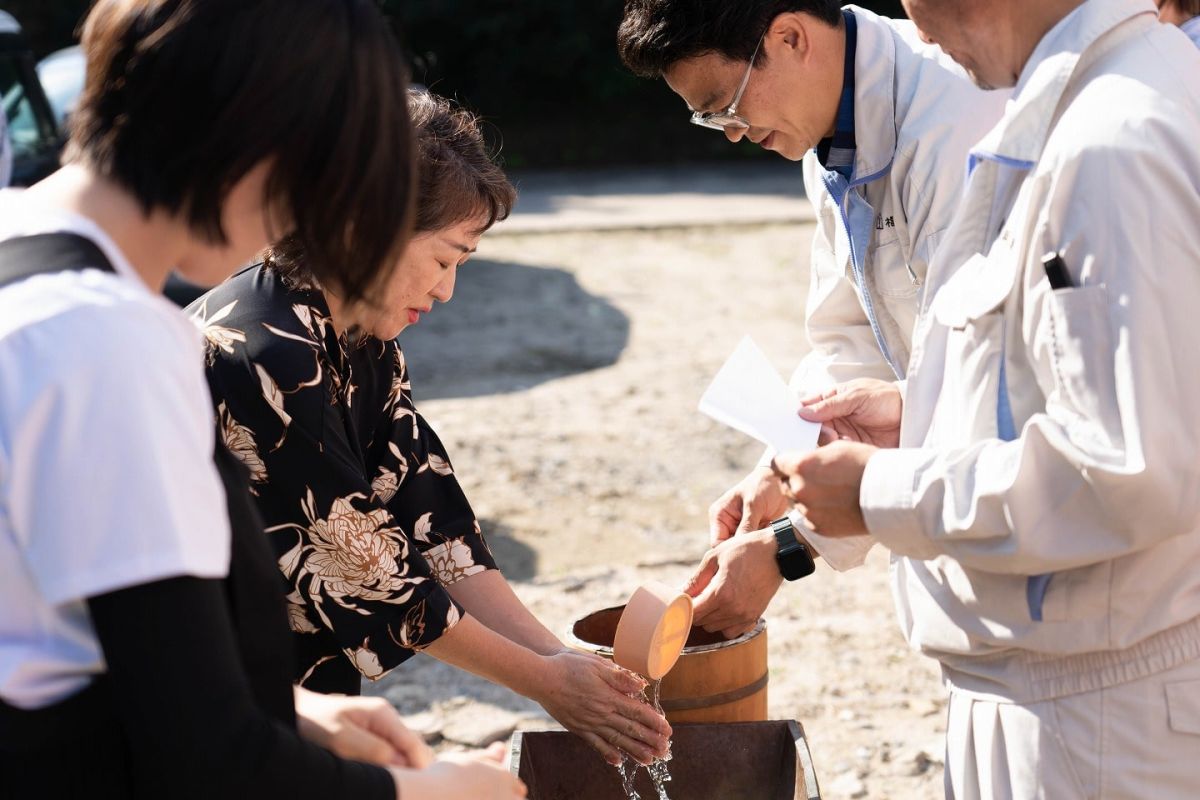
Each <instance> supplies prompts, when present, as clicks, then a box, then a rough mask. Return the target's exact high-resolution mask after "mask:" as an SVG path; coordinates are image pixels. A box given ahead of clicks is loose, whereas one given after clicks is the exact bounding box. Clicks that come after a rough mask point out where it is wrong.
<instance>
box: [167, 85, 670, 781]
mask: <svg viewBox="0 0 1200 800" xmlns="http://www.w3.org/2000/svg"><path fill="white" fill-rule="evenodd" d="M408 103H409V107H410V109H411V114H412V119H413V128H414V136H415V147H416V153H417V157H416V171H417V175H418V186H419V190H418V197H417V210H416V222H415V227H414V235H413V238H412V240H411V241H410V243H409V245H408V247H407V248H406V249H405V251H404V254H403V256H402V257H401V260H400V263H399V266H398V267H397V269H396V271H395V273H394V275H393V277H392V280H391V281H390V282H389V284H388V285H387V287H386V288H385V290H384V291H383V293H382V294H381V296H380V299H379V301H378V302H377V303H374V304H373V305H372V307H371V308H370V309H368V310H365V311H363V312H361V313H360V314H357V315H356V316H354V317H350V316H348V314H347V311H348V307H347V305H346V303H345V301H344V299H343V298H342V297H341V296H340V294H339V292H338V291H337V290H336V289H334V288H330V287H327V286H324V285H323V284H322V283H321V281H320V279H319V278H318V277H317V276H315V275H313V274H312V272H311V270H310V263H311V260H310V257H309V255H308V254H307V253H306V252H305V251H304V248H303V246H302V245H301V244H299V243H298V242H295V241H286V242H284V243H283V244H281V245H279V246H276V247H275V248H273V249H272V251H271V253H270V255H269V257H268V259H267V261H266V263H265V264H262V265H258V266H255V267H251V268H250V269H247V270H245V271H243V272H242V273H240V274H238V275H236V276H235V277H233V278H232V279H230V280H229V281H227V282H225V283H224V284H222V285H221V286H218V287H217V288H215V289H213V290H212V291H211V292H209V293H208V294H207V295H205V296H204V297H203V298H201V299H200V300H199V301H197V302H196V303H195V304H193V305H192V306H191V307H190V309H191V310H192V311H193V312H194V313H195V316H196V319H197V322H198V323H199V324H200V325H201V326H202V327H203V329H204V331H205V333H206V335H207V337H208V352H209V369H208V378H209V383H210V386H211V387H212V391H213V399H214V402H215V404H216V410H217V413H218V416H219V419H220V423H221V431H222V435H223V436H224V438H225V442H226V444H227V445H228V446H229V447H230V449H231V450H232V451H233V452H234V453H236V454H237V455H238V456H240V457H241V458H242V460H243V462H244V463H245V464H246V465H247V467H248V468H249V469H250V474H251V478H252V480H253V482H254V483H253V487H254V492H255V499H256V502H257V505H258V508H259V510H260V512H261V513H262V515H263V517H264V519H265V520H266V523H267V526H268V527H267V530H268V533H269V535H270V537H271V541H272V543H273V544H274V546H275V552H276V555H277V556H278V559H279V567H280V569H281V570H282V571H283V575H284V578H285V579H286V581H287V591H288V593H289V594H288V601H289V606H288V611H289V620H290V622H291V625H292V631H293V633H294V639H295V642H296V649H297V653H298V654H299V656H300V658H299V663H298V664H297V671H296V676H295V677H296V680H297V681H298V682H299V683H300V684H301V685H302V686H304V687H306V688H311V689H314V690H316V691H320V692H338V693H342V694H358V693H359V689H360V686H361V680H362V678H363V677H366V678H368V679H371V680H375V679H378V678H380V677H382V676H383V675H384V674H385V673H387V672H388V671H389V670H391V669H393V668H395V667H397V666H398V665H400V664H401V663H403V662H404V661H405V660H407V659H408V658H409V657H411V656H412V655H413V654H414V653H416V652H418V651H426V652H428V653H429V654H430V655H432V656H433V657H435V658H438V659H440V660H442V661H445V662H447V663H449V664H453V665H454V666H458V667H461V668H463V669H467V670H470V671H471V672H474V673H476V674H478V675H481V676H483V677H485V678H488V679H489V680H492V681H494V682H496V683H500V684H502V685H505V686H507V687H509V688H511V689H513V690H514V691H517V692H519V693H521V694H523V695H525V696H527V697H531V698H533V699H534V700H537V701H538V702H539V703H541V704H542V706H543V707H544V708H545V709H546V710H547V711H549V712H550V714H551V715H553V716H554V717H555V718H556V719H557V720H558V721H559V722H561V723H562V724H563V725H564V726H565V727H566V728H568V729H569V730H572V731H574V732H576V733H578V734H579V735H580V736H582V737H583V738H584V739H585V740H586V741H588V742H589V743H591V744H592V745H593V746H594V747H595V748H596V749H597V750H599V751H600V752H601V753H602V754H603V755H604V756H605V757H606V758H608V759H609V760H610V761H611V762H612V763H614V764H616V763H620V759H621V756H620V753H619V750H624V751H626V752H628V753H630V754H631V755H632V756H633V757H634V758H636V759H638V760H640V761H642V762H643V763H649V762H650V761H652V760H653V758H654V757H655V756H656V755H657V756H661V755H664V754H665V751H666V743H667V737H668V736H669V735H670V726H669V725H667V723H666V720H664V719H663V718H662V716H661V715H659V714H657V713H656V712H654V711H652V710H651V709H650V708H649V706H647V705H646V704H645V703H643V702H641V701H640V700H638V699H636V695H637V694H638V693H639V692H640V691H641V690H642V689H643V688H644V686H645V683H644V681H643V680H642V679H641V678H638V677H636V676H634V675H633V674H632V673H628V672H625V671H624V670H621V669H620V668H619V667H616V666H615V665H613V664H612V663H611V662H609V661H606V660H604V659H600V658H597V657H595V656H589V655H585V654H582V653H578V652H575V651H572V650H569V649H567V648H565V647H564V646H563V643H562V642H561V641H559V639H558V638H557V637H556V636H554V634H552V633H551V632H550V631H549V630H547V629H546V628H545V626H543V625H542V624H541V623H540V622H538V621H537V619H536V618H535V617H534V616H533V615H532V614H531V613H530V612H529V610H528V609H527V608H525V606H524V605H523V604H522V603H521V602H520V600H519V599H518V598H517V596H516V594H515V593H514V592H513V590H512V588H511V587H510V586H509V584H508V582H507V581H506V580H505V579H504V576H503V575H502V574H501V573H500V571H499V570H498V569H497V567H496V562H495V560H494V559H493V558H492V554H491V552H490V550H489V549H488V546H487V544H486V542H485V539H484V535H483V533H482V532H481V530H480V527H479V523H478V522H477V520H476V518H475V515H474V512H473V511H472V510H471V506H470V504H469V503H468V502H467V498H466V496H465V495H464V494H463V491H462V488H461V487H460V486H459V483H458V480H457V478H456V477H455V474H454V468H453V466H452V465H451V463H450V458H449V455H448V454H447V453H446V450H445V448H444V447H443V446H442V443H441V441H440V440H439V439H438V437H437V435H436V434H435V433H434V432H433V429H432V428H431V427H430V426H429V424H428V423H427V422H426V421H425V419H424V418H423V417H422V416H421V414H420V413H419V412H418V411H417V408H416V406H415V405H414V404H413V400H412V393H411V387H410V385H409V379H408V372H407V369H406V368H405V363H404V355H403V353H402V352H401V350H400V347H399V345H398V344H397V342H396V341H395V339H396V336H397V335H399V334H400V332H401V331H402V330H404V329H405V328H407V327H408V326H409V325H413V324H417V322H418V321H419V320H420V318H421V317H422V316H423V315H424V314H427V313H429V312H430V311H431V310H432V308H433V306H434V305H435V304H437V303H445V302H447V301H449V300H450V297H451V295H452V294H453V291H454V284H455V280H456V274H457V270H458V268H459V267H460V266H462V264H463V263H464V262H466V261H467V259H468V258H469V257H470V256H471V254H472V253H473V252H474V251H475V248H476V245H477V244H478V242H479V240H480V237H481V236H482V235H483V233H484V232H485V231H486V230H487V229H488V228H490V227H491V226H492V225H493V224H494V223H495V222H496V221H498V220H501V219H504V218H505V217H506V216H507V215H508V212H509V209H510V208H511V207H512V205H513V202H514V199H515V192H514V190H513V188H512V186H511V185H510V184H509V183H508V180H507V179H506V178H505V176H504V173H503V172H502V171H501V170H500V168H499V167H498V166H497V165H496V164H495V163H493V161H492V160H491V158H490V157H489V155H488V150H487V148H486V146H485V144H484V140H483V137H482V134H481V133H480V131H479V127H478V124H477V121H476V119H475V118H474V116H473V115H471V114H469V113H468V112H466V111H464V110H462V109H460V108H456V107H454V106H452V105H451V104H450V103H449V102H447V101H446V100H444V99H442V98H439V97H436V96H434V95H430V94H428V93H425V92H411V93H410V94H409V98H408ZM631 695H634V697H631Z"/></svg>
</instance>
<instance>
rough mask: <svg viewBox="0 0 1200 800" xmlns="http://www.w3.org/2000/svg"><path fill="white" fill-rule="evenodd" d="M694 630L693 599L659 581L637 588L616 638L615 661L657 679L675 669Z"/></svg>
mask: <svg viewBox="0 0 1200 800" xmlns="http://www.w3.org/2000/svg"><path fill="white" fill-rule="evenodd" d="M691 629H692V598H690V597H688V596H687V595H686V594H684V593H683V592H681V591H679V590H678V589H673V588H671V587H670V586H667V585H666V584H664V583H659V582H658V581H648V582H646V583H644V584H642V585H641V586H639V587H638V588H637V590H636V591H634V593H633V595H632V596H631V597H630V598H629V602H628V603H626V604H625V611H624V612H622V614H621V619H620V621H619V622H618V623H617V635H616V638H615V639H614V640H613V661H615V662H617V664H619V665H620V666H622V667H625V669H628V670H632V671H633V672H636V673H638V674H639V675H643V676H645V677H646V678H649V679H650V680H652V681H656V680H658V679H659V678H661V677H662V676H663V675H666V674H667V673H668V672H670V671H671V667H673V666H675V662H676V661H678V660H679V654H680V653H681V652H682V651H683V646H684V644H685V643H686V642H687V637H688V633H689V632H690V631H691Z"/></svg>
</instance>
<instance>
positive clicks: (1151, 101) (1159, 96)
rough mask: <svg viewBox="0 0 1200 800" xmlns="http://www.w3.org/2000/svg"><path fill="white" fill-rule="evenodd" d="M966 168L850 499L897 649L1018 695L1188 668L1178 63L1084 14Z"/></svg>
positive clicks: (1193, 416)
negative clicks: (890, 445) (893, 407)
mask: <svg viewBox="0 0 1200 800" xmlns="http://www.w3.org/2000/svg"><path fill="white" fill-rule="evenodd" d="M971 161H972V164H973V166H972V169H971V175H970V181H969V184H968V186H967V190H966V193H965V195H964V199H963V205H962V207H961V209H960V211H959V213H958V214H957V216H956V217H955V220H954V223H953V225H952V226H951V229H950V230H949V232H948V233H947V235H946V237H945V240H944V241H943V242H942V244H941V246H940V249H939V252H938V255H937V258H936V260H935V262H934V264H933V267H932V269H931V272H930V280H929V284H928V289H927V292H928V294H927V295H926V298H925V302H924V305H923V309H922V314H921V318H920V322H919V324H918V329H917V334H916V338H915V346H914V350H913V355H912V359H911V361H910V369H909V376H908V382H907V391H906V396H905V405H904V419H903V427H902V434H901V449H898V450H890V451H880V452H879V453H878V454H876V455H875V456H874V457H872V458H871V460H870V463H869V465H868V467H867V471H866V474H865V476H864V480H863V485H862V490H861V494H860V499H861V501H862V506H863V510H864V514H865V517H866V521H867V525H868V528H869V529H870V531H871V533H872V534H874V536H875V537H876V538H877V539H878V540H879V541H880V542H882V543H883V544H885V545H886V546H887V547H888V548H890V549H891V550H892V552H893V554H894V559H893V578H894V589H895V595H896V600H897V605H898V611H899V616H900V620H901V624H902V626H903V628H904V631H905V633H906V635H907V637H908V639H909V641H910V643H911V644H912V645H913V646H915V647H916V648H918V649H920V650H921V651H923V652H925V653H927V654H929V655H932V656H934V657H935V658H937V659H939V660H940V661H941V662H942V665H943V668H944V672H945V675H946V677H947V680H948V681H949V683H950V684H951V685H952V686H954V687H957V688H959V689H963V690H966V691H969V692H972V693H976V694H978V695H980V696H988V697H992V698H999V699H1008V700H1014V701H1018V702H1033V701H1036V700H1039V699H1044V698H1048V697H1054V696H1061V695H1064V694H1070V693H1073V692H1077V691H1085V690H1090V689H1096V688H1101V687H1104V686H1107V685H1115V684H1117V683H1120V682H1123V681H1127V680H1131V679H1134V678H1137V677H1141V676H1144V675H1148V674H1152V673H1153V672H1156V671H1159V670H1162V669H1167V668H1169V667H1171V666H1173V665H1176V664H1178V663H1182V662H1183V661H1186V660H1189V659H1194V658H1200V415H1198V412H1197V411H1196V409H1197V407H1198V403H1200V346H1197V344H1196V342H1195V341H1194V338H1195V337H1194V334H1193V332H1194V330H1195V326H1196V321H1197V315H1198V314H1200V230H1198V229H1197V227H1196V225H1197V221H1198V220H1200V52H1198V51H1197V49H1196V48H1195V46H1193V45H1192V44H1191V42H1189V41H1188V39H1187V37H1186V36H1185V35H1184V34H1183V33H1181V32H1180V31H1179V30H1178V29H1176V28H1173V27H1170V26H1166V25H1160V24H1159V23H1158V22H1157V21H1156V20H1155V17H1154V5H1153V3H1151V2H1149V0H1089V2H1087V3H1084V4H1083V5H1082V6H1080V7H1079V8H1077V9H1076V10H1075V11H1074V12H1072V13H1071V14H1070V15H1069V16H1067V17H1066V18H1064V19H1063V20H1062V21H1061V22H1060V23H1059V24H1058V25H1057V26H1055V27H1054V28H1053V29H1052V30H1051V31H1050V32H1049V33H1047V34H1046V36H1045V37H1044V38H1043V39H1042V41H1041V42H1040V44H1039V45H1038V47H1037V48H1036V49H1035V51H1034V52H1033V54H1032V56H1031V57H1030V60H1029V62H1028V63H1027V65H1026V66H1025V68H1024V70H1023V72H1022V74H1021V77H1020V80H1019V83H1018V85H1017V90H1016V93H1015V95H1014V100H1013V101H1012V103H1011V104H1010V106H1009V107H1008V109H1007V111H1006V113H1005V116H1004V118H1003V119H1002V120H1001V122H1000V123H999V125H998V126H997V127H996V128H995V129H994V130H993V131H992V132H991V133H989V134H988V135H987V136H986V137H985V138H984V140H983V141H982V142H981V143H980V144H979V145H978V146H977V147H976V148H974V150H973V151H972V156H971ZM1055 253H1058V254H1060V256H1061V259H1062V262H1063V265H1065V270H1064V271H1065V278H1066V279H1065V281H1064V280H1062V279H1059V280H1056V281H1055V283H1057V284H1058V285H1057V286H1056V285H1054V284H1052V281H1051V277H1048V276H1051V275H1052V273H1053V272H1054V270H1053V269H1050V270H1048V269H1047V268H1046V267H1045V266H1044V265H1043V260H1044V258H1046V257H1047V256H1048V255H1053V254H1055Z"/></svg>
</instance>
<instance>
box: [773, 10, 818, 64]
mask: <svg viewBox="0 0 1200 800" xmlns="http://www.w3.org/2000/svg"><path fill="white" fill-rule="evenodd" d="M816 23H817V21H816V20H815V19H814V18H812V17H811V16H809V15H807V14H803V13H800V12H798V11H786V12H784V13H782V14H779V15H778V16H776V17H775V19H773V20H771V24H770V25H769V26H768V27H767V35H766V38H765V39H764V40H763V50H765V51H766V53H767V58H768V59H770V60H773V59H775V58H784V59H788V58H791V59H795V58H799V59H800V60H804V59H805V58H806V57H807V56H808V53H809V49H810V37H809V33H810V31H809V26H811V25H814V24H816Z"/></svg>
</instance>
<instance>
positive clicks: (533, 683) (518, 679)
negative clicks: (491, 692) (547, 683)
mask: <svg viewBox="0 0 1200 800" xmlns="http://www.w3.org/2000/svg"><path fill="white" fill-rule="evenodd" d="M425 652H426V653H428V654H429V655H431V656H433V657H434V658H436V659H437V660H438V661H442V662H445V663H447V664H450V665H451V666H454V667H458V668H459V669H464V670H466V671H467V672H470V673H472V674H474V675H478V676H479V677H481V678H486V679H487V680H489V681H492V682H493V683H498V684H500V685H502V686H506V687H508V688H509V689H512V690H513V691H514V692H517V693H518V694H522V695H525V696H526V697H531V698H533V699H535V700H537V699H538V698H539V689H540V688H542V685H543V682H542V676H543V674H544V673H545V669H546V666H545V661H546V659H545V657H543V656H541V655H539V654H538V653H535V652H534V651H532V650H530V649H528V648H526V647H524V646H523V645H520V644H518V643H516V642H514V641H512V640H510V639H507V638H505V637H504V636H503V635H502V634H500V633H497V632H496V631H494V630H492V629H491V628H489V627H487V626H486V625H484V624H483V623H481V622H480V621H479V620H477V619H475V618H474V617H472V616H463V618H462V619H461V620H459V622H458V624H457V625H455V626H454V627H453V628H451V629H450V630H448V631H447V632H446V633H444V634H442V636H441V637H440V638H439V639H438V640H437V641H436V642H434V643H433V644H431V645H430V646H429V647H427V648H426V649H425Z"/></svg>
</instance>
